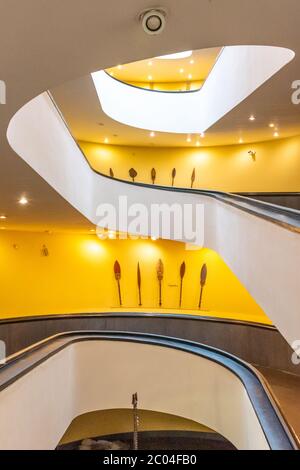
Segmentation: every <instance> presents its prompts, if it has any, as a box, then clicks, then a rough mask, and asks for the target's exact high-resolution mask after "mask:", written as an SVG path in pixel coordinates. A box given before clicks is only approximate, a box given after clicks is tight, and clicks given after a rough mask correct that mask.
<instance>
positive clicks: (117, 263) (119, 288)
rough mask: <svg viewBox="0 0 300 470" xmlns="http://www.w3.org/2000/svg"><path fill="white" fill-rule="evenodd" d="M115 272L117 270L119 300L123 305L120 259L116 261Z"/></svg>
mask: <svg viewBox="0 0 300 470" xmlns="http://www.w3.org/2000/svg"><path fill="white" fill-rule="evenodd" d="M114 272H115V278H116V281H117V283H118V292H119V301H120V306H121V307H122V296H121V286H120V279H121V266H120V263H119V261H116V262H115V265H114Z"/></svg>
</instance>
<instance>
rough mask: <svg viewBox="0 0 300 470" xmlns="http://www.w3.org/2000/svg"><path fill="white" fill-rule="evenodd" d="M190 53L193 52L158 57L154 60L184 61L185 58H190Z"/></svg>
mask: <svg viewBox="0 0 300 470" xmlns="http://www.w3.org/2000/svg"><path fill="white" fill-rule="evenodd" d="M192 53H193V51H183V52H175V54H167V55H161V56H159V57H156V59H163V60H178V59H186V58H187V57H191V55H192ZM193 63H194V62H193Z"/></svg>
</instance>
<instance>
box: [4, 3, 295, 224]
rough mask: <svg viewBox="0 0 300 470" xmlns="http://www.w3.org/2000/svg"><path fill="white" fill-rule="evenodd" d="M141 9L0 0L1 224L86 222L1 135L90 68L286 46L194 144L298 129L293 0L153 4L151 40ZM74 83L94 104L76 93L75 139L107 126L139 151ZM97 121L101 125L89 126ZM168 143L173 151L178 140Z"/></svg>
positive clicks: (91, 94)
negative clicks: (224, 49)
mask: <svg viewBox="0 0 300 470" xmlns="http://www.w3.org/2000/svg"><path fill="white" fill-rule="evenodd" d="M151 5H152V4H149V0H126V2H124V1H120V0H110V1H109V2H99V0H89V2H87V1H86V0H76V1H74V0H64V1H63V2H62V1H61V0H44V1H42V2H41V0H26V2H20V0H10V1H9V2H7V1H6V0H0V10H1V12H2V18H3V21H2V24H1V29H0V64H1V69H0V79H1V80H5V82H6V86H7V104H6V105H0V213H6V214H7V215H8V219H7V221H4V222H3V223H1V226H3V225H5V226H6V227H11V228H23V227H26V228H35V229H37V228H38V229H40V230H46V229H66V228H72V229H78V228H81V229H82V228H84V229H88V227H89V226H90V225H89V223H88V222H87V221H86V220H85V219H84V218H83V217H82V216H81V215H80V214H79V213H78V212H76V211H75V210H74V209H73V208H71V207H70V206H69V205H68V204H67V203H66V202H65V201H64V200H63V199H62V198H61V197H60V196H58V195H57V194H56V192H55V191H54V190H53V189H52V188H50V187H49V186H48V185H47V183H45V182H44V181H43V180H42V179H41V178H40V177H39V176H38V175H37V174H35V173H34V172H33V171H32V170H31V169H30V168H29V167H28V166H27V165H26V164H25V163H24V162H23V161H22V160H21V159H20V158H19V157H18V156H17V155H15V154H14V152H13V151H12V150H11V149H10V147H9V145H8V143H7V139H6V130H7V127H8V123H9V121H10V119H11V117H12V116H13V115H14V113H15V112H17V110H18V109H19V108H20V107H21V106H22V105H23V104H25V103H26V102H28V101H29V100H30V99H31V98H33V97H35V96H37V95H38V94H39V93H41V92H43V91H45V90H46V89H52V90H53V89H56V90H59V88H58V87H60V86H61V85H62V84H64V83H68V82H71V81H73V82H72V84H71V88H69V94H66V95H65V98H64V99H65V100H66V108H67V107H68V106H69V104H70V103H73V96H74V95H73V93H74V90H76V89H77V90H79V89H81V86H82V85H83V83H81V79H79V80H76V77H88V76H89V74H90V73H91V72H93V71H96V70H101V69H105V68H109V67H112V66H114V65H116V64H120V63H129V62H133V61H136V60H140V59H146V58H147V57H156V56H159V55H164V54H168V53H172V52H176V51H179V50H197V49H203V48H211V47H221V46H222V45H233V44H259V45H261V44H266V45H275V46H283V47H287V48H291V49H293V50H294V51H295V52H296V59H295V60H294V61H293V62H292V63H291V64H290V65H288V66H287V67H286V68H284V69H283V70H282V71H281V72H279V74H277V75H276V76H275V77H274V78H273V79H272V81H271V82H269V83H267V84H265V85H263V86H262V87H261V88H260V89H259V90H257V91H256V92H255V93H254V94H253V95H252V96H251V97H250V98H249V99H247V100H246V101H245V102H244V103H243V104H242V105H241V106H239V107H238V108H236V109H235V110H233V111H232V112H231V113H229V114H228V115H227V116H226V117H225V118H224V119H223V120H222V121H221V122H220V123H218V124H216V125H215V126H213V128H212V129H211V130H210V131H209V132H208V134H207V137H206V138H205V139H204V140H205V142H206V143H207V144H210V142H214V144H217V143H218V142H222V143H229V142H230V141H232V135H233V134H236V136H239V135H240V134H242V135H243V136H244V140H245V141H248V140H249V141H251V140H252V139H253V136H254V137H255V139H256V140H257V138H258V136H260V140H261V139H265V138H267V137H271V134H270V129H267V130H265V129H266V128H267V126H268V123H269V121H271V120H272V121H276V122H278V125H279V129H280V135H281V136H282V137H284V136H286V135H292V134H297V133H300V129H299V111H300V108H299V107H297V106H295V105H293V104H292V103H291V99H290V97H291V82H292V81H293V80H296V79H299V78H300V77H299V70H300V59H299V57H300V28H299V24H298V23H299V17H300V2H299V0H261V1H259V2H258V1H253V0H249V1H246V0H244V1H243V2H241V0H226V2H220V1H216V0H202V1H199V0H177V1H176V2H174V1H172V0H162V1H161V2H160V5H161V6H163V7H165V8H166V9H167V11H168V20H167V26H166V29H165V31H164V33H163V34H162V35H161V36H147V35H146V34H145V33H144V32H143V30H142V28H141V26H140V24H139V22H138V20H137V18H138V14H139V12H140V11H141V10H143V9H144V8H146V7H148V6H151ZM82 80H83V82H84V84H85V86H86V93H87V95H86V96H88V97H89V98H88V99H90V100H91V101H90V103H94V105H95V107H94V105H91V110H90V109H88V104H87V103H86V100H85V99H84V98H83V97H82V95H81V94H80V93H79V94H78V95H77V98H78V99H77V101H78V106H80V103H81V104H82V106H80V113H79V114H80V122H81V124H80V128H79V125H78V127H77V129H78V132H79V130H80V129H81V128H82V131H80V132H82V135H76V137H77V138H86V139H87V140H90V136H91V135H92V134H97V135H99V140H101V139H102V138H103V136H105V134H106V132H105V131H106V129H107V130H111V132H112V133H116V134H118V137H112V138H113V139H115V142H116V143H122V140H123V139H125V138H126V139H129V138H132V139H133V137H134V139H136V140H135V142H136V143H137V144H139V145H140V144H141V142H145V137H146V136H145V134H143V133H142V132H143V131H141V134H139V133H138V132H137V131H136V130H134V131H133V132H134V135H133V134H131V135H129V134H128V129H127V128H126V126H124V128H121V127H119V125H118V128H115V127H110V126H111V123H109V122H108V121H106V120H105V119H104V117H103V115H102V113H101V110H100V109H99V106H98V105H97V101H96V100H95V99H94V97H95V90H94V89H93V85H92V83H91V81H90V78H83V79H82ZM68 86H69V85H68ZM56 98H57V96H56ZM68 103H69V104H68ZM78 109H79V108H78ZM91 113H92V119H93V120H94V121H93V127H92V129H91V128H90V125H89V122H90V121H89V120H90V116H91ZM252 113H254V114H255V115H256V116H257V120H256V121H254V122H253V123H251V124H250V123H249V121H248V116H249V115H250V114H252ZM72 115H73V113H72ZM66 117H67V118H68V116H67V113H66ZM68 119H69V118H68ZM73 119H74V118H73ZM100 122H103V123H104V124H105V126H99V123H100ZM72 126H73V124H72ZM104 128H105V130H104ZM125 128H126V129H125ZM75 134H77V131H76V132H75ZM178 138H179V139H180V136H178ZM139 139H140V140H139ZM138 140H139V141H138ZM128 141H129V140H128ZM124 142H125V140H124ZM163 144H164V141H163V138H162V140H158V138H157V140H156V144H155V145H163ZM166 144H167V143H166ZM174 144H176V145H181V141H180V140H178V141H177V142H176V143H174ZM41 158H43V155H41ZM23 192H26V193H27V195H28V197H29V199H30V201H31V202H30V204H29V205H28V206H27V207H22V208H21V207H19V206H18V204H17V203H16V200H17V198H18V196H19V195H20V194H23Z"/></svg>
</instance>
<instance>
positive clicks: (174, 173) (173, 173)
mask: <svg viewBox="0 0 300 470" xmlns="http://www.w3.org/2000/svg"><path fill="white" fill-rule="evenodd" d="M175 177H176V168H173V170H172V186H174V181H175Z"/></svg>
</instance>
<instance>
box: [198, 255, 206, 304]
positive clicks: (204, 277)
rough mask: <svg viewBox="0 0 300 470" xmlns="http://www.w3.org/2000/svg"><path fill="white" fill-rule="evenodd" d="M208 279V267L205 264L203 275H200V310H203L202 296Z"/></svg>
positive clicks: (202, 270)
mask: <svg viewBox="0 0 300 470" xmlns="http://www.w3.org/2000/svg"><path fill="white" fill-rule="evenodd" d="M206 279H207V266H206V264H204V265H203V266H202V269H201V274H200V299H199V306H198V307H199V309H201V305H202V294H203V289H204V286H205V284H206Z"/></svg>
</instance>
